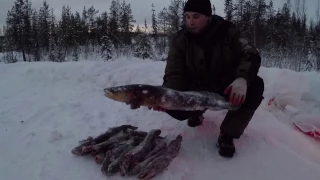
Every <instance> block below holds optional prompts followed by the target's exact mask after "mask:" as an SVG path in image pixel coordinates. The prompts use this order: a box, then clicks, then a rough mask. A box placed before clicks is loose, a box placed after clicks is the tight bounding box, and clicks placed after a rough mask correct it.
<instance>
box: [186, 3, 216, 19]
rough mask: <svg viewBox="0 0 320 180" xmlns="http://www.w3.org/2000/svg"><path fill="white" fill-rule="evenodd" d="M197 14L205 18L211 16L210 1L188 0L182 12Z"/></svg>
mask: <svg viewBox="0 0 320 180" xmlns="http://www.w3.org/2000/svg"><path fill="white" fill-rule="evenodd" d="M187 11H191V12H197V13H200V14H203V15H206V16H211V15H212V9H211V2H210V0H188V1H187V2H186V4H185V6H184V12H187Z"/></svg>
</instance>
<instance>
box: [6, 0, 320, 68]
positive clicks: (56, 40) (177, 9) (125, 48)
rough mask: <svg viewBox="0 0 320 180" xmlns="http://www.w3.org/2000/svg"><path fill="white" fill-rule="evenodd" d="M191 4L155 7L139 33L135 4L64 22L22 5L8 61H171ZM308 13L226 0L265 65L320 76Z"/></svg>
mask: <svg viewBox="0 0 320 180" xmlns="http://www.w3.org/2000/svg"><path fill="white" fill-rule="evenodd" d="M184 3H185V1H183V0H171V3H170V5H169V6H168V7H163V9H162V10H161V11H160V12H155V10H154V5H153V4H151V6H150V16H151V22H147V17H146V19H145V23H144V25H143V26H139V25H138V26H137V28H135V24H136V21H135V18H134V16H133V12H132V9H131V5H130V3H127V2H126V1H125V0H112V3H111V6H110V7H109V9H107V10H105V11H103V12H99V11H98V10H96V9H95V7H94V6H93V5H92V6H91V7H84V8H83V11H82V12H77V11H76V12H72V9H71V7H70V6H62V14H61V18H60V19H59V20H58V19H57V18H56V17H55V13H54V11H53V9H52V8H50V6H49V4H48V2H47V1H44V2H43V6H42V7H41V8H39V9H35V8H33V7H32V2H31V0H15V2H14V5H13V7H12V9H11V10H8V13H7V21H6V25H5V28H4V30H3V34H4V40H3V41H4V43H3V47H1V48H0V49H2V52H3V54H4V55H3V59H2V60H3V61H4V62H6V63H14V62H17V61H18V60H19V59H22V60H23V61H27V62H33V61H53V62H65V61H78V60H79V59H85V60H96V59H103V60H105V61H108V60H110V59H113V58H117V57H119V56H129V57H130V56H134V57H138V58H142V59H152V60H161V61H165V60H166V53H167V52H168V44H169V42H170V37H171V35H172V33H174V32H176V31H179V30H180V29H181V27H182V26H183V25H184V20H183V6H184ZM146 8H147V7H146ZM212 9H213V12H215V11H214V10H215V7H214V6H213V7H212ZM306 11H307V6H306V0H287V2H286V3H284V4H283V6H282V7H279V8H275V7H274V5H273V0H225V9H224V12H225V14H226V15H225V17H224V18H225V19H227V20H230V21H232V22H233V23H235V24H236V25H237V26H238V27H239V28H240V29H241V31H242V33H243V34H244V35H245V36H246V37H247V38H248V39H249V40H250V41H252V42H253V43H254V45H255V46H256V47H257V48H258V49H259V51H260V53H261V55H262V58H263V61H262V65H263V66H265V67H277V68H287V69H291V70H294V71H313V70H315V71H320V36H319V34H320V5H319V4H318V8H317V11H316V12H315V13H314V17H307V15H306ZM148 26H150V27H148Z"/></svg>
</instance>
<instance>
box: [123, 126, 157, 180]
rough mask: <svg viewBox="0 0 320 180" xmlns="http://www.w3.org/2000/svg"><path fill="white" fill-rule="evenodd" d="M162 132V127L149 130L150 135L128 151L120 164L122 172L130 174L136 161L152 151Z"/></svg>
mask: <svg viewBox="0 0 320 180" xmlns="http://www.w3.org/2000/svg"><path fill="white" fill-rule="evenodd" d="M160 134H161V130H160V129H152V130H150V131H149V132H148V135H147V136H146V137H145V138H144V140H143V141H142V142H141V143H140V144H139V145H137V146H136V147H135V148H133V149H132V150H131V151H129V152H127V153H126V154H125V155H124V157H123V160H122V162H121V165H120V172H121V173H122V174H128V173H129V171H130V170H131V168H132V167H133V166H134V163H135V162H141V161H142V160H143V158H144V156H145V155H146V154H147V153H148V152H150V150H151V149H152V147H153V146H154V143H155V141H156V138H157V137H158V136H159V135H160Z"/></svg>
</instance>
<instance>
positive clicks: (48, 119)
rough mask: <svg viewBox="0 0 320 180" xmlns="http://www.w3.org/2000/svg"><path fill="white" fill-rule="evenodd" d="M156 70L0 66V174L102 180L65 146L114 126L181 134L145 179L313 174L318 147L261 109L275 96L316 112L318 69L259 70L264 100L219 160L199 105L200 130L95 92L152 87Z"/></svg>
mask: <svg viewBox="0 0 320 180" xmlns="http://www.w3.org/2000/svg"><path fill="white" fill-rule="evenodd" d="M164 67H165V63H164V62H154V61H143V60H136V59H134V60H126V59H119V60H116V61H110V62H93V61H80V62H65V63H50V62H37V63H23V62H19V63H15V64H0V77H1V78H0V87H1V88H0V153H1V156H0V174H1V177H2V179H6V180H16V179H27V180H58V179H59V180H60V179H77V180H87V179H91V180H100V179H106V177H105V176H104V175H102V174H101V172H100V166H99V165H97V164H95V162H94V161H92V159H88V158H81V157H80V158H79V157H76V156H74V155H72V154H71V153H70V151H71V149H72V148H73V147H75V146H76V145H77V144H78V141H79V140H82V139H85V138H87V137H88V136H95V135H98V134H100V133H102V132H104V131H106V129H108V128H109V127H112V126H117V125H121V124H131V125H134V126H137V127H139V129H141V130H144V131H148V130H150V129H153V128H160V129H161V130H162V134H163V135H168V138H173V137H175V136H176V135H178V134H181V135H182V136H183V142H182V147H181V150H180V153H179V155H178V157H177V158H176V159H175V160H174V161H173V162H172V163H171V164H170V166H169V168H168V170H167V171H165V172H163V173H161V174H159V175H158V176H156V178H155V179H175V180H179V179H183V180H189V179H190V180H191V179H203V180H205V179H238V180H240V179H243V180H250V179H252V180H256V179H259V180H267V179H268V180H269V179H290V180H301V179H308V180H316V179H319V177H320V176H319V175H320V174H319V171H320V143H319V142H317V141H315V140H314V139H312V138H310V137H308V136H306V135H304V134H303V133H301V132H299V131H298V130H297V129H296V128H295V127H294V126H293V125H292V124H291V123H290V122H289V120H283V119H281V118H279V116H277V115H275V114H274V113H271V112H273V111H272V109H270V108H272V107H270V106H268V105H267V103H268V100H269V99H270V98H272V97H274V96H275V95H278V96H277V97H278V98H277V102H278V103H277V106H278V107H280V108H281V107H285V106H286V105H291V106H293V107H295V108H297V109H298V110H299V111H300V112H303V113H310V114H315V115H319V113H320V94H319V93H318V92H319V89H320V75H319V74H317V73H315V72H310V73H296V72H293V71H290V70H281V69H275V68H268V69H267V68H261V70H260V73H259V74H260V76H261V77H262V78H263V79H264V81H265V99H264V101H263V103H262V104H261V106H260V107H259V109H258V110H257V112H256V114H255V115H254V118H253V120H252V122H251V123H250V124H249V127H248V128H247V130H246V131H245V134H244V135H243V136H242V137H241V139H239V140H236V141H235V144H236V147H237V153H236V155H235V157H234V158H232V159H225V158H222V157H220V156H219V155H218V152H217V149H216V148H215V143H216V140H217V136H218V134H219V126H220V124H221V121H222V120H223V118H224V116H225V114H226V111H218V112H212V111H208V112H207V113H206V114H205V121H204V124H203V125H202V126H200V127H197V128H190V127H188V126H187V124H186V122H180V121H176V120H174V119H172V118H171V117H169V116H168V115H166V114H164V113H161V112H155V111H150V110H148V109H147V108H140V109H137V110H130V108H129V106H127V105H125V104H123V103H118V102H115V101H112V100H110V99H107V98H105V97H104V95H103V88H105V87H110V86H117V85H124V84H133V83H144V84H151V85H159V84H161V83H162V76H163V72H164ZM110 179H123V178H122V177H120V176H119V175H116V176H113V177H111V178H110ZM129 179H130V178H129Z"/></svg>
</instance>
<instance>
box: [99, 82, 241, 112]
mask: <svg viewBox="0 0 320 180" xmlns="http://www.w3.org/2000/svg"><path fill="white" fill-rule="evenodd" d="M104 95H105V96H106V97H108V98H110V99H112V100H115V101H119V102H123V103H126V104H131V105H132V106H134V107H140V106H146V107H162V108H165V109H168V110H185V111H194V110H206V109H210V110H213V111H219V110H224V109H227V110H237V109H238V108H239V106H237V105H233V104H231V103H230V102H228V101H227V100H226V99H225V98H224V97H223V96H221V95H219V94H217V93H213V92H208V91H200V92H196V91H177V90H173V89H169V88H165V87H161V86H153V85H147V84H129V85H123V86H115V87H109V88H105V89H104Z"/></svg>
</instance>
